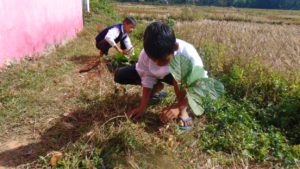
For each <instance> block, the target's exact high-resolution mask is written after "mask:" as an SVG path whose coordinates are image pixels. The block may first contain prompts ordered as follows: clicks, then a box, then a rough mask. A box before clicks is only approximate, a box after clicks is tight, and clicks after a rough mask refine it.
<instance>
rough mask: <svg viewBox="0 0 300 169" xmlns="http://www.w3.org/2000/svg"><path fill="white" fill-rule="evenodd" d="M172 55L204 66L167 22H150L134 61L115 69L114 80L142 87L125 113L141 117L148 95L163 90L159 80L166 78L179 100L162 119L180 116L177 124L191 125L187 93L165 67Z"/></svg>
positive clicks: (184, 127) (165, 80) (163, 114)
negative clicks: (137, 99) (136, 103)
mask: <svg viewBox="0 0 300 169" xmlns="http://www.w3.org/2000/svg"><path fill="white" fill-rule="evenodd" d="M174 55H178V56H181V57H187V58H189V59H190V60H191V61H192V63H193V64H194V65H198V66H201V67H203V62H202V60H201V58H200V56H199V54H198V53H197V51H196V49H195V48H194V47H193V45H191V44H189V43H187V42H185V41H183V40H179V39H176V38H175V34H174V31H173V30H172V29H171V28H170V27H169V26H168V25H166V24H164V23H162V22H154V23H151V24H150V25H149V26H148V27H147V28H146V30H145V33H144V50H142V52H141V53H140V56H139V60H138V62H137V64H136V65H132V66H128V67H123V68H120V69H118V70H117V71H116V73H115V82H117V83H120V84H135V85H142V87H143V95H142V99H141V102H140V105H139V106H138V107H137V108H135V109H134V110H132V111H130V112H128V113H127V115H128V116H129V117H131V118H134V119H138V118H140V117H141V115H142V114H143V112H144V111H145V110H146V108H147V105H148V102H149V100H150V98H151V96H152V95H153V94H154V93H156V92H158V91H160V90H162V88H163V84H162V82H165V83H167V84H170V85H173V86H174V90H175V94H176V97H177V101H178V103H177V105H175V106H172V107H168V108H165V109H164V110H163V111H162V113H161V115H160V119H161V121H162V122H164V123H166V122H169V121H170V120H172V119H174V118H176V117H178V116H179V117H180V123H181V127H180V128H181V129H183V130H187V129H190V128H191V126H192V119H191V118H190V117H189V114H188V113H187V111H186V109H187V98H186V93H185V91H182V90H180V89H179V87H178V84H177V82H176V80H175V79H174V78H173V76H172V75H171V74H170V71H169V67H168V64H169V63H170V61H171V60H172V58H173V56H174Z"/></svg>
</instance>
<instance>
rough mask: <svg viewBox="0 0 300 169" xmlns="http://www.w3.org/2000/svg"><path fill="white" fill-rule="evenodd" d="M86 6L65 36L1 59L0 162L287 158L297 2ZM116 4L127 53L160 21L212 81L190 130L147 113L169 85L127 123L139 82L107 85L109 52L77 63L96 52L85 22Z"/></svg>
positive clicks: (294, 150) (298, 154)
mask: <svg viewBox="0 0 300 169" xmlns="http://www.w3.org/2000/svg"><path fill="white" fill-rule="evenodd" d="M92 2H97V1H92ZM94 5H95V4H94ZM92 11H93V12H92V13H91V14H85V16H84V17H85V28H84V30H83V31H82V32H81V33H80V34H79V35H78V37H77V38H76V39H74V40H72V41H70V42H68V43H67V44H64V45H61V46H57V47H55V49H54V50H53V51H52V52H50V53H47V54H43V55H42V56H40V57H38V58H28V59H26V60H24V61H22V62H21V63H19V64H13V65H10V66H8V67H7V68H5V69H3V70H1V72H0V168H1V166H2V167H4V168H15V167H20V168H51V166H50V159H51V158H52V157H53V156H54V155H53V154H55V153H54V151H59V152H61V153H63V157H62V158H61V159H60V160H59V161H58V162H57V163H56V168H299V165H300V163H299V159H300V145H299V144H300V142H299V140H300V134H299V133H300V125H299V123H298V122H299V120H300V114H299V113H300V78H299V77H300V66H299V65H300V29H299V28H300V12H299V11H280V10H254V9H238V8H217V7H196V6H179V5H177V6H176V5H174V6H153V5H139V4H126V3H122V4H121V3H112V4H111V3H105V4H98V5H95V6H94V7H93V9H92ZM126 15H132V16H134V17H135V18H136V19H137V20H138V23H139V24H138V26H137V28H136V30H135V32H134V33H133V34H132V35H131V39H132V41H133V43H135V44H137V47H136V49H135V50H136V52H139V51H140V50H141V49H142V37H143V31H144V29H145V27H146V26H147V24H148V23H150V22H151V21H155V20H161V21H164V22H166V23H168V24H169V25H170V26H172V27H173V28H174V30H175V33H176V36H177V37H178V38H180V39H184V40H186V41H188V42H190V43H192V44H193V45H194V46H195V47H196V48H197V50H198V51H199V53H200V54H201V57H202V59H203V60H204V64H205V69H207V70H208V71H209V73H210V76H212V77H214V78H216V79H219V80H220V81H222V83H223V84H224V86H225V90H226V94H225V95H224V96H223V97H222V98H220V99H219V100H217V101H211V100H206V101H205V103H204V107H205V113H204V115H202V116H200V117H194V120H193V123H194V128H193V129H192V130H191V131H188V132H185V133H180V132H179V131H178V130H177V124H178V123H177V122H176V121H174V122H172V123H170V124H168V125H163V124H162V123H161V122H160V121H159V118H158V115H159V112H160V110H161V109H162V108H163V107H165V106H166V105H171V104H173V103H174V93H173V91H172V88H171V87H166V90H167V91H168V93H169V94H168V97H167V98H166V99H165V100H163V101H162V102H161V103H158V104H153V105H150V107H149V109H148V110H147V112H146V113H145V115H144V116H143V118H142V119H141V120H139V121H138V122H132V121H131V120H130V119H128V118H127V117H126V116H125V115H124V113H125V112H127V111H129V110H130V109H132V108H133V107H135V106H136V105H137V104H138V103H139V99H140V94H141V93H140V87H138V86H130V85H128V86H121V85H118V84H115V83H114V81H113V72H112V71H111V69H110V64H109V63H110V62H109V58H110V57H108V58H106V59H103V60H102V63H101V65H100V66H98V67H97V68H96V69H94V70H92V71H90V72H88V73H83V74H80V73H78V70H79V69H80V68H82V67H83V66H84V64H86V63H87V62H89V61H90V60H95V59H98V58H97V55H98V51H97V50H96V49H95V47H94V37H95V36H96V34H97V32H98V31H100V30H101V29H103V28H104V27H105V26H108V25H111V24H113V23H116V22H120V20H122V18H123V17H124V16H126ZM114 53H115V51H111V52H110V56H113V55H114Z"/></svg>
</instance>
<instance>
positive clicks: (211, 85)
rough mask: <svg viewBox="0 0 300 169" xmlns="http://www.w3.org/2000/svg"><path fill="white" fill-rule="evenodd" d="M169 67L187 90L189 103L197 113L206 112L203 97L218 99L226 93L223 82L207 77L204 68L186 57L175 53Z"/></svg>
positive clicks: (181, 86)
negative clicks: (203, 106)
mask: <svg viewBox="0 0 300 169" xmlns="http://www.w3.org/2000/svg"><path fill="white" fill-rule="evenodd" d="M169 67H170V72H171V73H172V75H173V76H174V78H175V79H176V81H177V82H178V83H179V84H180V88H183V89H185V91H186V92H187V98H188V103H189V105H190V107H191V108H192V110H193V112H194V114H195V115H198V116H199V115H201V114H203V112H204V109H203V108H202V99H201V97H209V98H212V99H217V98H218V97H219V96H221V95H222V94H223V93H224V86H223V85H222V83H220V82H219V81H217V80H215V79H212V78H206V77H205V73H204V72H205V71H204V69H203V68H202V67H200V66H195V65H193V64H192V61H191V60H190V59H188V58H186V57H183V56H178V55H175V56H174V57H173V59H172V60H171V62H170V64H169Z"/></svg>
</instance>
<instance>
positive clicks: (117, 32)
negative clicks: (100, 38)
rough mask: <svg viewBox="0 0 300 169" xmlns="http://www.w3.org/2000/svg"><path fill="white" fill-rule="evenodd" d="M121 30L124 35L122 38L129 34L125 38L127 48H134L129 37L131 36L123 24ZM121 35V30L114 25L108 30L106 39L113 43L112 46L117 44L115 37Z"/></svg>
mask: <svg viewBox="0 0 300 169" xmlns="http://www.w3.org/2000/svg"><path fill="white" fill-rule="evenodd" d="M121 30H122V32H123V37H122V39H123V38H124V37H125V36H127V37H126V38H125V39H124V44H125V47H126V49H130V48H132V44H131V41H130V39H129V36H128V33H126V32H124V28H123V25H122V26H121ZM119 35H120V30H119V29H118V28H117V27H114V28H112V29H110V30H108V32H107V34H106V36H105V38H104V39H105V40H106V41H107V42H108V43H109V44H110V45H111V46H115V45H116V42H115V39H116V38H118V36H119Z"/></svg>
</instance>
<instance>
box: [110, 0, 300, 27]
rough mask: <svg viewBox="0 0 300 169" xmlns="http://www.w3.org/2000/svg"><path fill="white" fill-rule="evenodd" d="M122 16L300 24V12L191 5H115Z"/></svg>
mask: <svg viewBox="0 0 300 169" xmlns="http://www.w3.org/2000/svg"><path fill="white" fill-rule="evenodd" d="M115 6H116V9H117V10H118V12H119V13H120V14H123V15H133V16H135V17H136V18H138V19H145V20H155V19H167V18H172V19H176V20H182V21H186V20H193V21H195V20H202V19H210V20H218V21H223V20H225V21H239V22H254V23H269V24H288V25H299V24H300V12H299V11H287V10H267V11H266V10H261V9H240V8H221V7H199V6H191V5H174V6H158V5H155V6H154V5H138V4H128V3H125V4H124V3H123V4H115Z"/></svg>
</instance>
